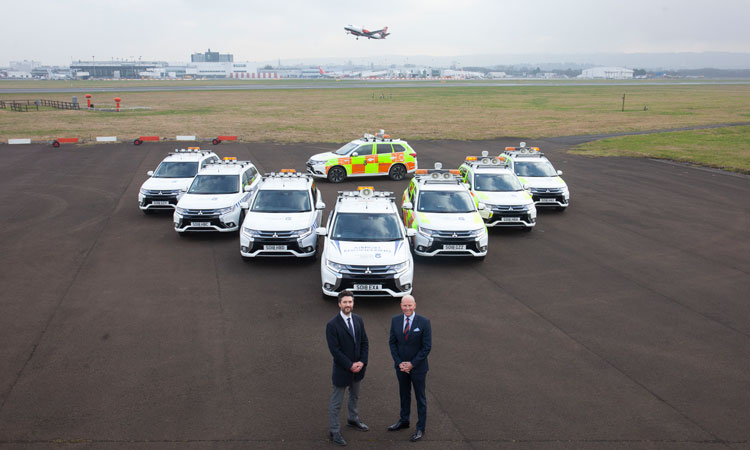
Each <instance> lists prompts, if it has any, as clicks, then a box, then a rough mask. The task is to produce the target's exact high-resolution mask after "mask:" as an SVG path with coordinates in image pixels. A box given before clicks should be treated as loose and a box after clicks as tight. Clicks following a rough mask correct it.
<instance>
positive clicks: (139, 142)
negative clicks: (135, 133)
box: [133, 139, 143, 145]
mask: <svg viewBox="0 0 750 450" xmlns="http://www.w3.org/2000/svg"><path fill="white" fill-rule="evenodd" d="M142 143H143V141H142V140H140V139H136V140H134V141H133V145H141V144H142Z"/></svg>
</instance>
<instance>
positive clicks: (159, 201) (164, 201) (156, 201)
mask: <svg viewBox="0 0 750 450" xmlns="http://www.w3.org/2000/svg"><path fill="white" fill-rule="evenodd" d="M151 204H152V205H168V204H169V202H168V201H166V200H154V201H153V202H151Z"/></svg>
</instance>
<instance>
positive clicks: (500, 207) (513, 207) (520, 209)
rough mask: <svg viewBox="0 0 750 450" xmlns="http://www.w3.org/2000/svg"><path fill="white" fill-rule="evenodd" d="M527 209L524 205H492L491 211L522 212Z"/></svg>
mask: <svg viewBox="0 0 750 450" xmlns="http://www.w3.org/2000/svg"><path fill="white" fill-rule="evenodd" d="M527 209H528V207H527V206H526V205H507V206H506V205H493V206H492V212H493V213H504V212H524V211H526V210H527Z"/></svg>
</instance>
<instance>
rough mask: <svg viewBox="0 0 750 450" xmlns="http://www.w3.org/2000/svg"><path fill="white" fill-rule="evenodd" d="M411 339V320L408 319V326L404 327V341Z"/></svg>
mask: <svg viewBox="0 0 750 450" xmlns="http://www.w3.org/2000/svg"><path fill="white" fill-rule="evenodd" d="M406 339H409V318H408V317H407V318H406V325H404V340H406Z"/></svg>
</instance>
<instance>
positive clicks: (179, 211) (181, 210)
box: [174, 206, 185, 215]
mask: <svg viewBox="0 0 750 450" xmlns="http://www.w3.org/2000/svg"><path fill="white" fill-rule="evenodd" d="M174 212H176V213H177V214H180V215H183V214H185V208H180V207H179V206H176V207H175V208H174Z"/></svg>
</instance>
